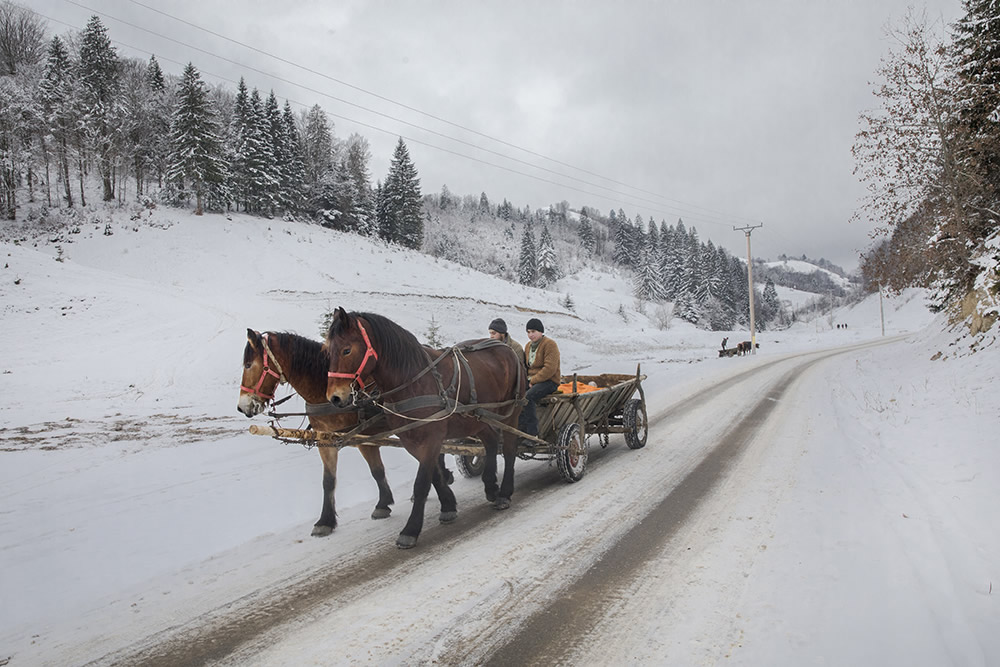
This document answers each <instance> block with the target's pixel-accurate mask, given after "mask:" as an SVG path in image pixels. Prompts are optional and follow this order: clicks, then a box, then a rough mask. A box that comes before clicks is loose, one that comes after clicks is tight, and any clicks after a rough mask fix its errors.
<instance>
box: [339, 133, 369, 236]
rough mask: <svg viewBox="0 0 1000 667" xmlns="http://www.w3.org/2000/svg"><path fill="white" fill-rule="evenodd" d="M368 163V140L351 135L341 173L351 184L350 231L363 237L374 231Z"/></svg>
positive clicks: (346, 146)
mask: <svg viewBox="0 0 1000 667" xmlns="http://www.w3.org/2000/svg"><path fill="white" fill-rule="evenodd" d="M370 163H371V150H370V149H369V147H368V140H367V139H365V138H364V137H362V136H361V135H360V134H352V135H351V136H350V137H348V139H347V143H346V145H345V150H344V163H343V171H344V174H345V176H346V178H347V179H348V181H349V182H350V184H351V189H350V194H351V211H350V219H351V229H353V230H354V231H356V232H358V233H359V234H361V235H363V236H371V235H372V234H374V233H375V231H376V227H375V214H374V204H373V202H372V188H371V174H370V173H369V171H368V165H369V164H370Z"/></svg>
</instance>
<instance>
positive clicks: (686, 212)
mask: <svg viewBox="0 0 1000 667" xmlns="http://www.w3.org/2000/svg"><path fill="white" fill-rule="evenodd" d="M133 1H134V0H133ZM65 2H67V3H68V4H71V5H75V6H77V7H80V8H81V9H86V10H87V11H90V12H94V13H96V14H99V15H101V16H104V17H106V18H109V19H111V20H113V21H117V22H118V23H121V24H123V25H127V26H129V27H131V28H135V29H136V30H141V31H143V32H145V33H148V34H150V35H154V36H156V37H160V38H161V39H165V40H167V41H170V42H173V43H175V44H178V45H180V46H183V47H184V48H188V49H193V50H195V51H198V52H200V53H204V54H206V55H208V56H211V57H213V58H217V59H219V60H221V61H223V62H227V63H230V64H232V65H236V66H237V67H242V68H244V69H247V70H249V71H251V72H256V73H258V74H260V75H262V76H266V77H269V78H271V79H274V80H275V81H281V82H283V83H287V84H289V85H292V86H296V87H298V88H301V89H303V90H306V91H309V92H311V93H315V94H316V95H321V96H323V97H327V98H329V99H332V100H335V101H337V102H340V103H342V104H346V105H348V106H352V107H355V108H357V109H360V110H362V111H366V112H368V113H372V114H375V115H377V116H381V117H383V118H386V119H389V120H392V121H395V122H398V123H402V124H403V125H406V126H409V127H412V128H414V129H418V130H422V131H424V132H428V133H429V134H432V135H435V136H438V137H441V138H443V139H447V140H449V141H454V142H456V143H459V144H462V145H465V146H468V147H470V148H473V149H475V150H481V151H484V152H486V153H490V154H492V155H496V156H497V157H500V158H502V159H505V160H511V161H512V162H515V163H518V164H522V165H525V166H527V167H530V168H532V169H538V170H540V171H543V172H546V173H549V174H553V175H555V176H559V177H561V178H568V179H570V180H573V181H576V182H579V183H582V184H584V185H587V186H590V187H592V188H598V189H601V190H605V191H607V192H611V193H614V194H615V195H624V194H625V193H621V192H619V191H617V190H615V189H613V188H609V187H606V186H603V185H600V184H599V183H592V182H589V181H586V180H583V179H581V178H577V177H576V176H572V175H569V174H563V173H561V172H558V171H555V170H553V169H548V168H547V167H542V166H539V165H536V164H532V163H531V162H527V161H525V160H521V159H519V158H515V157H511V156H509V155H505V154H503V153H499V152H497V151H494V150H491V149H489V148H485V147H483V146H479V145H476V144H473V143H470V142H468V141H465V140H463V139H458V138H456V137H452V136H450V135H447V134H444V133H442V132H438V131H436V130H432V129H430V128H427V127H424V126H422V125H417V124H416V123H411V122H409V121H407V120H404V119H402V118H398V117H396V116H392V115H390V114H386V113H383V112H381V111H376V110H375V109H371V108H369V107H366V106H363V105H360V104H357V103H355V102H351V101H349V100H345V99H343V98H340V97H337V96H335V95H332V94H330V93H326V92H323V91H320V90H316V89H315V88H311V87H309V86H306V85H304V84H300V83H296V82H294V81H290V80H288V79H285V78H284V77H281V76H279V75H277V74H273V73H271V72H267V71H264V70H261V69H258V68H256V67H253V66H251V65H247V64H245V63H243V62H240V61H237V60H233V59H231V58H228V57H226V56H221V55H219V54H217V53H214V52H212V51H208V50H206V49H203V48H201V47H199V46H195V45H193V44H188V43H186V42H183V41H180V40H178V39H174V38H173V37H168V36H166V35H164V34H162V33H159V32H156V31H154V30H150V29H148V28H144V27H142V26H140V25H136V24H135V23H132V22H130V21H126V20H124V19H121V18H118V17H117V16H113V15H111V14H108V13H106V12H102V11H99V10H97V9H94V8H92V7H89V6H87V5H84V4H82V3H80V2H76V0H65ZM135 4H139V5H140V6H143V7H145V5H143V4H142V3H139V2H136V3H135ZM154 11H156V12H157V13H159V14H163V15H165V16H169V17H170V18H175V20H178V21H180V22H182V23H185V24H187V25H191V26H193V27H196V28H198V29H199V30H204V31H205V32H207V33H209V34H212V35H218V33H215V32H213V31H211V30H207V29H205V28H200V27H199V26H196V25H194V24H192V23H190V22H188V21H184V20H183V19H176V17H173V16H171V15H170V14H167V13H165V12H162V11H160V10H154ZM219 36H220V37H222V38H223V39H227V40H229V41H232V42H234V43H236V44H239V45H240V46H244V47H245V48H249V49H252V50H255V51H258V52H260V53H262V54H264V55H266V56H268V57H271V58H275V59H277V60H279V61H281V62H285V63H288V64H291V65H294V66H296V67H300V68H301V69H303V70H305V71H307V72H310V73H313V74H317V75H319V76H324V77H325V78H327V79H330V80H331V81H335V82H337V83H343V84H344V85H347V86H349V87H351V88H355V89H357V90H360V91H362V92H365V93H366V94H369V95H373V96H375V97H377V98H379V99H383V100H386V101H389V102H392V103H393V104H398V105H399V106H402V107H404V108H406V109H412V110H414V111H417V112H418V113H424V112H421V111H419V110H418V109H414V108H413V107H409V106H407V105H404V104H401V103H398V102H395V101H393V100H390V99H389V98H385V97H382V96H380V95H377V94H376V93H370V92H369V91H366V90H364V89H362V88H359V87H357V86H353V85H352V84H347V83H344V82H342V81H340V80H339V79H334V78H332V77H329V76H326V75H323V74H321V73H319V72H316V71H315V70H312V69H309V68H307V67H304V66H300V65H297V64H295V63H292V62H291V61H288V60H286V59H284V58H281V57H279V56H274V55H272V54H269V53H267V52H264V51H260V50H259V49H256V48H254V47H251V46H247V45H245V44H243V43H242V42H238V41H236V40H231V39H229V38H228V37H225V36H222V35H219ZM331 115H333V116H336V117H338V118H342V119H344V120H348V121H351V122H356V123H358V124H360V125H363V126H365V127H373V126H371V125H368V124H365V123H362V122H360V121H356V120H354V119H351V118H348V117H345V116H340V115H337V114H331ZM424 115H428V116H430V117H432V118H435V119H438V120H442V121H443V119H439V118H438V117H437V116H433V115H430V114H424ZM443 122H447V123H449V124H452V125H455V124H454V123H450V121H443ZM456 126H457V127H460V128H462V129H467V128H464V127H463V126H460V125H456ZM373 129H380V128H373ZM469 131H471V132H475V130H469ZM397 134H398V133H397ZM476 134H481V133H478V132H476ZM482 136H484V137H486V138H489V139H491V140H494V141H500V143H504V144H506V142H503V141H501V140H498V139H493V138H492V137H489V136H488V135H482ZM407 138H408V139H410V140H411V141H414V142H416V143H420V144H422V145H425V146H428V147H431V148H436V149H438V150H444V151H445V152H448V153H450V154H452V155H456V156H458V157H465V158H468V159H474V160H476V161H477V162H480V163H482V164H492V163H489V162H485V161H483V160H479V159H476V158H471V157H469V156H466V155H464V154H462V153H457V152H455V151H450V150H447V149H442V148H440V147H438V146H434V145H433V144H429V143H427V142H421V141H419V140H416V139H413V138H411V137H407ZM507 145H510V146H513V144H507ZM513 147H514V148H518V147H517V146H513ZM518 150H526V149H520V148H518ZM526 152H530V151H526ZM540 157H543V158H544V159H550V158H545V156H540ZM493 166H497V167H499V165H493ZM567 166H569V167H570V168H574V169H575V167H572V165H567ZM499 168H501V169H504V170H505V171H509V172H511V173H514V174H519V175H522V176H527V177H529V178H535V179H536V180H538V181H540V182H543V183H549V184H552V185H558V186H560V187H566V188H569V189H571V190H573V191H575V192H582V193H584V194H590V195H591V196H600V197H604V198H605V199H608V200H609V201H614V202H616V203H619V204H621V203H625V204H628V205H630V206H636V207H637V208H646V209H651V210H656V211H657V212H659V213H661V214H662V213H663V211H660V210H659V209H654V208H653V207H666V208H667V209H672V211H671V213H670V215H681V216H689V217H695V218H697V219H701V220H703V221H705V222H708V223H711V224H720V225H726V226H728V225H729V224H730V223H729V221H730V220H731V219H732V217H729V216H726V214H724V213H719V212H717V211H712V210H711V209H706V208H704V207H700V206H697V205H694V204H688V203H686V202H679V201H678V200H673V199H669V198H667V197H663V196H662V195H656V196H659V197H660V198H661V199H665V200H667V201H674V202H677V203H680V204H682V205H683V206H692V207H694V208H696V209H702V210H704V211H708V212H709V213H711V214H714V215H710V214H706V213H701V212H699V211H695V210H691V209H689V208H682V207H677V206H670V205H669V204H664V203H662V202H658V201H653V200H650V199H646V198H644V197H635V196H634V195H632V199H633V200H634V199H638V200H639V201H641V202H645V203H644V204H639V205H637V204H635V203H634V201H631V200H630V201H627V202H623V201H621V200H618V199H614V198H611V197H608V196H607V195H600V194H596V193H591V192H587V191H585V190H581V189H579V188H575V187H572V186H568V185H564V184H561V183H558V182H554V181H550V180H548V179H544V178H540V177H537V176H533V175H531V174H525V173H524V172H519V171H517V170H513V169H510V168H507V167H499ZM580 171H583V170H580ZM588 173H589V172H588ZM598 177H599V178H603V179H605V180H609V181H611V182H615V183H617V181H612V180H611V179H607V178H605V177H603V176H599V175H598ZM622 185H626V187H631V188H632V189H638V188H634V187H633V186H628V185H627V184H624V183H623V184H622ZM626 196H628V195H626ZM717 216H722V218H723V220H724V221H723V220H713V218H716V217H717Z"/></svg>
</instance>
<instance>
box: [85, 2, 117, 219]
mask: <svg viewBox="0 0 1000 667" xmlns="http://www.w3.org/2000/svg"><path fill="white" fill-rule="evenodd" d="M79 72H80V87H81V92H82V102H83V104H82V108H83V110H84V114H83V118H82V122H83V127H84V131H85V133H86V136H87V140H88V145H89V146H90V148H91V149H92V150H93V151H94V153H95V154H96V155H97V165H98V170H99V171H100V175H101V181H102V183H103V185H104V201H112V200H114V198H115V183H114V178H113V174H112V168H113V163H114V155H113V152H114V151H113V149H114V136H113V135H114V132H115V128H116V124H115V119H116V118H117V117H119V116H120V109H118V108H117V107H118V105H119V102H120V100H119V92H120V80H119V65H118V54H117V53H116V51H115V48H114V46H112V44H111V39H110V38H109V37H108V31H107V29H105V27H104V25H103V24H102V23H101V20H100V19H99V18H98V17H97V16H92V17H91V19H90V21H89V22H88V23H87V26H86V28H84V30H83V34H82V35H81V36H80V64H79Z"/></svg>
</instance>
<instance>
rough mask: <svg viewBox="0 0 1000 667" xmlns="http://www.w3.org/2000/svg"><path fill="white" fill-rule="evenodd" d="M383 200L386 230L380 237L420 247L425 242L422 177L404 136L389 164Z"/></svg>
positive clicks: (381, 229)
mask: <svg viewBox="0 0 1000 667" xmlns="http://www.w3.org/2000/svg"><path fill="white" fill-rule="evenodd" d="M383 197H384V199H385V205H386V211H385V220H384V222H385V227H384V228H380V229H379V235H380V236H381V237H382V238H384V239H386V240H387V241H391V242H394V243H399V244H400V245H403V246H405V247H407V248H413V249H418V248H420V246H421V244H422V243H423V239H424V219H423V203H422V201H421V198H420V178H419V177H418V176H417V169H416V167H415V166H414V165H413V162H412V161H411V160H410V153H409V151H408V150H407V148H406V144H405V143H404V142H403V138H402V137H400V138H399V141H398V142H397V143H396V149H395V151H394V152H393V156H392V161H391V162H390V164H389V174H388V175H387V176H386V179H385V185H384V186H383Z"/></svg>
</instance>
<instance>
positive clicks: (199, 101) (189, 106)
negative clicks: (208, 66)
mask: <svg viewBox="0 0 1000 667" xmlns="http://www.w3.org/2000/svg"><path fill="white" fill-rule="evenodd" d="M221 156H222V140H221V138H220V137H219V126H218V122H217V120H216V111H215V107H214V105H213V104H212V102H211V100H209V98H208V93H207V91H206V90H205V84H204V83H203V82H202V80H201V75H200V74H199V73H198V70H197V69H195V67H194V65H193V64H191V63H188V65H187V67H185V68H184V74H183V76H182V78H181V83H180V87H179V88H178V91H177V107H176V109H175V110H174V116H173V122H172V124H171V127H170V163H169V168H168V172H167V180H168V182H169V183H170V184H171V185H172V186H173V187H174V189H175V191H176V192H177V193H178V195H179V198H180V199H182V200H184V199H187V193H188V191H189V190H190V191H191V192H192V193H193V194H194V196H195V202H196V205H195V213H196V214H198V215H201V213H202V211H203V210H204V203H205V198H206V197H207V196H208V195H210V194H211V193H210V190H211V189H213V188H215V187H218V186H219V185H221V183H222V179H223V177H224V175H225V166H224V164H223V162H222V157H221Z"/></svg>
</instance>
